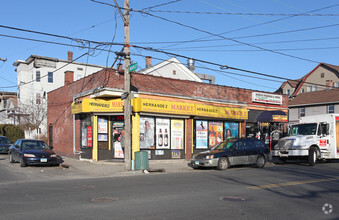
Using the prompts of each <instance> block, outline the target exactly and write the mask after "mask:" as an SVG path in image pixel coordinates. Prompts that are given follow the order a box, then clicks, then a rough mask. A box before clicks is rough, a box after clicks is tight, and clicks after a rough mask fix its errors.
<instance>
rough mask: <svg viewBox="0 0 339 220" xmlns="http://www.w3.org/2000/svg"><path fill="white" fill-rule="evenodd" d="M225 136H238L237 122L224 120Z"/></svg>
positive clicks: (227, 137) (228, 137) (229, 137)
mask: <svg viewBox="0 0 339 220" xmlns="http://www.w3.org/2000/svg"><path fill="white" fill-rule="evenodd" d="M225 131H226V132H225V136H226V137H225V138H226V140H228V139H231V138H239V123H234V122H233V123H231V122H225Z"/></svg>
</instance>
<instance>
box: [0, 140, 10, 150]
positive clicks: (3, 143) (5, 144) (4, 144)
mask: <svg viewBox="0 0 339 220" xmlns="http://www.w3.org/2000/svg"><path fill="white" fill-rule="evenodd" d="M10 146H11V142H10V141H9V139H8V138H7V137H5V136H0V153H8V150H9V147H10Z"/></svg>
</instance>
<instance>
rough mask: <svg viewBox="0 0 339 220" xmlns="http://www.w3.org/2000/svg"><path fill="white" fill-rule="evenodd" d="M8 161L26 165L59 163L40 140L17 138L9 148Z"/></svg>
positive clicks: (50, 150) (55, 156)
mask: <svg viewBox="0 0 339 220" xmlns="http://www.w3.org/2000/svg"><path fill="white" fill-rule="evenodd" d="M8 154H9V162H10V163H14V162H20V166H21V167H25V166H27V165H44V164H48V165H59V164H58V157H57V155H56V154H55V153H54V151H53V150H52V149H51V148H50V147H48V145H47V144H46V143H45V142H44V141H41V140H31V139H18V140H17V141H16V142H15V143H14V144H13V145H12V146H11V147H10V148H9V152H8Z"/></svg>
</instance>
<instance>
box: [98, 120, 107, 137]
mask: <svg viewBox="0 0 339 220" xmlns="http://www.w3.org/2000/svg"><path fill="white" fill-rule="evenodd" d="M98 133H104V134H107V120H106V119H104V118H99V119H98Z"/></svg>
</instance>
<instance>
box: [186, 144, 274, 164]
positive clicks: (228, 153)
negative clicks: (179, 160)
mask: <svg viewBox="0 0 339 220" xmlns="http://www.w3.org/2000/svg"><path fill="white" fill-rule="evenodd" d="M271 158H272V156H271V153H270V149H269V148H268V147H266V146H265V143H264V142H263V141H261V140H258V139H256V138H245V139H242V138H241V139H230V140H227V141H224V142H221V143H219V144H217V145H216V146H214V147H213V148H211V149H210V150H207V151H204V152H201V153H198V154H195V155H193V159H192V160H191V166H192V167H193V168H195V169H196V168H199V167H217V168H218V169H219V170H225V169H227V168H228V167H229V166H232V165H240V164H255V165H256V166H257V167H259V168H263V167H264V166H265V164H266V161H268V160H270V159H271Z"/></svg>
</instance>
